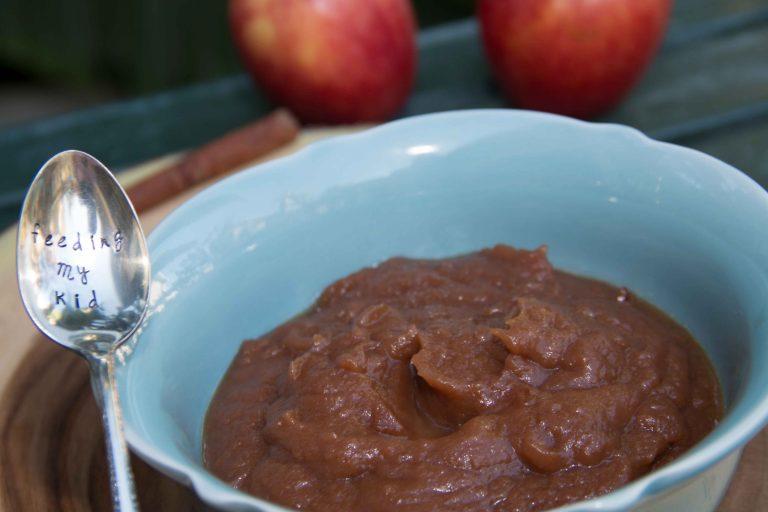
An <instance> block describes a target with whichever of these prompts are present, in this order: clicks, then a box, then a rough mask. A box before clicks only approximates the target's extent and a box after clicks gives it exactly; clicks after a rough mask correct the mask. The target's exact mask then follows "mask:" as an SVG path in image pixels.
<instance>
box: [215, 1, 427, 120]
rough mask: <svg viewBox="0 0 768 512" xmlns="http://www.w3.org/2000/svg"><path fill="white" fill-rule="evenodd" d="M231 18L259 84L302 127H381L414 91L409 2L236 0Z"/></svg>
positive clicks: (231, 6)
mask: <svg viewBox="0 0 768 512" xmlns="http://www.w3.org/2000/svg"><path fill="white" fill-rule="evenodd" d="M229 20H230V27H231V29H232V33H233V37H234V40H235V43H236V46H237V47H238V50H239V52H240V56H241V58H242V60H243V62H244V63H245V65H246V67H247V69H248V70H249V72H250V74H251V75H252V76H253V78H254V79H255V81H256V82H257V83H258V84H259V85H260V86H261V87H262V88H263V90H264V91H265V92H266V93H267V95H268V96H269V97H270V98H271V99H272V100H273V101H274V102H276V103H278V104H280V105H284V106H287V107H288V108H290V109H291V110H292V111H293V112H294V113H295V114H296V115H297V116H298V117H299V118H301V120H302V121H305V122H310V123H329V124H338V123H359V122H375V121H383V120H386V119H389V118H390V117H392V116H393V115H394V114H395V113H397V111H398V110H399V109H400V108H401V107H402V106H403V104H404V103H405V100H406V99H407V97H408V94H409V93H410V91H411V88H412V86H413V80H414V74H415V68H416V44H415V21H414V14H413V10H412V8H411V4H410V2H409V1H408V0H230V2H229Z"/></svg>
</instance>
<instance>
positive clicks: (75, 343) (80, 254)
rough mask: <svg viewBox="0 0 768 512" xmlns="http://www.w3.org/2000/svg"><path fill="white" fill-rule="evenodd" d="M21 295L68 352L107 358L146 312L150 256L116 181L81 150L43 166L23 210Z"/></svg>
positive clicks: (40, 323)
mask: <svg viewBox="0 0 768 512" xmlns="http://www.w3.org/2000/svg"><path fill="white" fill-rule="evenodd" d="M17 262H18V274H19V289H20V291H21V297H22V300H23V301H24V306H25V307H26V309H27V311H28V312H29V315H30V317H31V318H32V320H33V321H34V322H35V325H37V327H38V328H39V329H40V330H41V331H42V332H43V333H44V334H45V335H47V336H48V337H49V338H51V339H52V340H54V341H56V342H57V343H60V344H62V345H64V346H65V347H67V348H71V349H74V350H78V351H81V352H83V351H84V352H87V353H99V354H106V353H108V352H110V351H111V350H112V349H114V348H115V347H117V346H118V345H119V344H120V343H122V342H123V341H124V340H125V339H126V338H127V337H128V336H130V335H131V334H132V333H133V331H134V330H135V329H136V327H137V326H138V325H139V322H140V320H141V318H142V315H143V313H144V309H145V307H146V302H147V294H148V291H149V275H150V274H149V257H148V253H147V246H146V241H145V239H144V235H143V233H142V230H141V226H140V224H139V221H138V218H137V216H136V212H134V210H133V207H132V206H131V203H130V202H129V201H128V200H127V197H126V196H125V192H123V190H122V188H121V187H120V185H119V184H118V182H117V181H116V180H115V178H114V176H112V174H111V173H110V172H109V170H107V168H106V167H105V166H104V165H102V164H101V162H99V161H98V160H96V159H95V158H93V157H91V156H90V155H88V154H86V153H83V152H81V151H65V152H63V153H59V154H58V155H56V156H55V157H53V158H51V159H50V160H49V161H48V162H47V163H46V164H45V165H43V167H42V169H41V170H40V172H39V173H38V174H37V177H36V178H35V179H34V181H33V182H32V185H31V186H30V189H29V192H28V194H27V198H26V200H25V201H24V206H23V208H22V214H21V220H20V223H19V234H18V244H17Z"/></svg>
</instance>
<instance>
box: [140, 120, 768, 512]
mask: <svg viewBox="0 0 768 512" xmlns="http://www.w3.org/2000/svg"><path fill="white" fill-rule="evenodd" d="M475 116H484V117H487V118H489V119H490V118H492V117H493V118H498V119H502V118H512V119H514V120H515V121H516V122H525V120H526V119H530V120H538V121H541V120H546V121H549V122H553V123H562V124H566V125H571V126H577V127H579V128H580V129H584V130H589V131H593V132H607V133H613V134H616V135H618V136H629V137H632V138H634V140H635V142H640V143H642V144H643V145H645V146H647V147H648V148H652V149H653V150H655V151H661V152H665V153H676V154H677V155H680V156H682V157H684V158H687V159H689V160H697V161H699V162H700V163H701V164H702V172H714V173H719V174H721V175H727V176H728V177H729V178H730V179H735V180H736V181H737V182H738V183H739V184H740V186H742V187H744V188H745V189H746V190H749V191H750V192H752V193H755V194H757V195H758V196H760V197H761V199H762V201H763V203H765V206H766V210H768V193H766V191H765V190H764V189H763V188H762V187H761V186H760V185H758V184H757V183H756V182H755V181H754V180H752V179H751V178H750V177H749V176H747V175H746V174H744V173H742V172H741V171H739V170H738V169H736V168H735V167H733V166H731V165H729V164H727V163H725V162H723V161H721V160H718V159H717V158H714V157H712V156H709V155H707V154H705V153H702V152H700V151H697V150H694V149H690V148H686V147H682V146H678V145H675V144H671V143H667V142H662V141H657V140H654V139H652V138H650V137H648V136H647V135H645V134H644V133H642V132H641V131H639V130H637V129H635V128H632V127H629V126H625V125H621V124H616V123H594V122H588V121H582V120H579V119H574V118H570V117H564V116H560V115H556V114H549V113H543V112H534V111H526V110H515V109H471V110H456V111H447V112H439V113H433V114H425V115H420V116H413V117H407V118H403V119H399V120H396V121H391V122H388V123H384V124H382V125H379V126H376V127H372V128H368V129H365V130H363V131H361V132H359V133H353V134H346V135H337V136H333V137H331V138H329V139H326V140H320V141H317V142H313V143H311V144H309V145H307V146H306V147H304V148H302V149H300V150H298V151H296V152H295V153H293V154H290V155H287V156H285V157H281V158H277V159H275V160H272V161H269V162H265V163H261V164H257V165H254V166H251V167H248V168H246V169H245V170H243V171H241V172H238V173H236V174H234V175H232V176H230V177H228V178H225V179H223V180H221V181H220V182H218V183H216V184H214V185H212V186H210V187H209V188H207V189H205V190H203V191H201V192H200V193H198V194H197V195H196V196H194V197H192V198H191V199H189V200H188V201H186V202H185V203H183V204H182V205H180V206H179V207H178V208H176V209H175V210H174V211H173V212H171V213H170V214H169V215H168V216H166V217H165V218H164V219H163V220H162V221H161V223H160V224H159V225H158V227H160V226H163V225H165V224H170V223H173V222H175V220H176V218H177V217H179V216H181V215H183V214H184V212H185V211H187V210H189V209H192V208H194V207H195V204H196V203H197V201H199V200H200V198H201V197H205V196H208V195H211V194H215V193H216V192H217V191H219V190H221V189H222V188H223V187H226V186H227V184H229V183H231V182H233V181H235V180H238V179H242V178H243V177H249V176H251V175H254V174H255V173H259V172H261V171H264V170H267V169H268V168H270V167H272V166H274V165H285V164H286V163H288V162H291V163H293V164H294V165H302V163H304V162H306V161H311V157H312V155H313V154H314V153H316V152H323V151H338V150H339V149H341V148H343V147H344V146H347V145H354V144H365V143H366V142H367V141H369V140H371V139H375V138H376V137H378V136H379V134H381V133H387V132H390V131H396V130H399V129H400V127H401V126H402V125H410V124H419V123H421V122H424V121H425V120H427V121H429V120H435V119H443V120H445V121H446V122H451V121H454V122H457V121H459V120H460V119H461V118H471V117H475ZM156 231H157V228H156V229H155V230H153V233H154V232H156ZM152 239H153V234H150V235H149V240H150V241H152ZM127 364H130V363H127ZM766 423H768V389H766V392H765V393H764V394H763V396H762V398H761V399H760V400H759V401H757V402H756V403H755V405H754V406H752V407H751V408H750V409H749V410H748V411H747V413H746V414H744V415H743V416H742V417H741V418H740V419H738V421H736V422H734V423H733V424H732V425H729V426H727V427H724V428H722V427H723V425H722V424H721V425H720V426H718V427H717V428H716V430H715V431H716V432H718V434H719V438H718V439H717V440H716V442H713V443H710V444H708V445H706V446H704V447H701V446H695V447H694V448H692V449H691V450H690V451H688V452H686V453H685V454H684V455H683V456H681V457H680V458H678V459H676V460H675V461H673V462H671V463H670V464H668V465H666V466H664V467H663V468H661V469H658V470H655V471H652V472H651V473H649V474H647V475H646V476H644V477H642V478H639V479H637V480H634V481H632V482H630V483H629V484H627V485H624V486H622V487H620V488H618V489H616V490H615V491H612V492H610V493H608V494H605V495H602V496H599V497H596V498H592V499H589V500H583V501H578V502H574V503H571V504H568V505H565V506H562V507H560V508H558V509H556V510H557V511H560V512H587V511H597V510H599V511H620V510H626V509H627V508H629V507H632V506H635V505H637V504H639V502H640V500H642V499H644V498H645V497H649V496H653V495H656V494H660V493H662V492H663V491H664V490H666V489H670V488H672V487H674V486H676V485H678V484H681V483H683V482H684V481H685V480H687V479H689V478H691V477H693V476H695V475H697V474H699V473H701V472H703V471H705V470H706V469H708V468H710V467H711V466H712V465H714V464H715V463H716V462H718V461H720V460H722V459H723V458H725V457H726V456H728V455H729V454H731V453H733V452H734V451H736V450H738V449H739V448H741V447H742V446H743V445H744V444H746V443H747V442H748V441H749V440H750V439H751V438H752V437H754V435H755V434H757V432H758V431H759V430H760V429H761V428H763V427H764V426H765V424H766ZM125 431H126V438H127V441H128V443H129V445H130V446H131V448H132V449H133V450H134V451H135V452H136V453H137V454H138V455H139V456H140V457H141V458H142V459H144V460H145V461H146V462H148V463H149V464H150V465H152V466H154V467H155V468H157V469H159V470H161V471H163V472H164V473H166V474H169V475H170V476H172V477H173V478H175V479H177V480H179V481H181V482H184V483H186V484H188V485H191V487H192V488H193V489H194V490H195V492H196V493H197V495H198V496H199V497H200V498H201V499H203V500H204V501H205V502H207V503H209V504H210V505H213V506H219V507H225V508H227V507H238V508H245V507H251V508H254V509H256V510H258V508H261V509H262V510H265V511H269V512H277V511H288V510H290V509H286V508H284V507H282V506H280V505H276V504H274V503H271V502H268V501H266V500H262V499H260V498H256V497H254V496H251V495H249V494H246V493H244V492H242V491H239V490H237V489H235V488H234V487H231V486H230V485H229V484H227V483H226V482H224V481H222V480H220V479H218V478H217V477H215V476H214V475H213V474H211V473H209V472H208V471H205V470H204V469H203V468H202V467H195V466H191V465H189V464H187V463H184V462H180V461H178V460H176V459H174V458H173V457H170V456H168V455H166V454H165V453H163V452H162V451H161V450H160V449H158V448H156V447H155V446H153V445H152V444H151V443H150V442H148V441H146V440H145V439H143V438H142V437H141V436H140V435H139V434H138V433H137V432H136V431H134V430H133V428H132V427H131V425H129V424H126V425H125Z"/></svg>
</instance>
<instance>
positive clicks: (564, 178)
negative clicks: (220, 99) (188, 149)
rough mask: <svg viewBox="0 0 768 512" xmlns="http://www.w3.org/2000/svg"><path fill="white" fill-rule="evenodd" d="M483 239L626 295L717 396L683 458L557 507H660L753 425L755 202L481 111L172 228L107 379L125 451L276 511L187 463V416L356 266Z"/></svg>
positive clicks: (261, 171)
mask: <svg viewBox="0 0 768 512" xmlns="http://www.w3.org/2000/svg"><path fill="white" fill-rule="evenodd" d="M499 242H504V243H507V244H511V245H514V246H517V247H526V248H533V247H536V246H538V245H540V244H547V245H548V246H549V248H550V258H551V260H552V261H553V262H554V264H555V265H557V266H559V267H561V268H563V269H567V270H569V271H572V272H575V273H579V274H584V275H588V276H593V277H597V278H600V279H604V280H607V281H609V282H611V283H613V284H616V285H626V286H629V287H630V288H631V289H633V290H634V291H635V292H636V293H638V294H639V295H641V296H642V297H644V298H645V299H647V300H649V301H651V302H652V303H654V304H656V305H657V306H659V307H660V308H662V309H663V310H665V311H667V312H668V313H670V314H671V315H672V316H673V317H674V318H676V319H677V320H678V321H679V322H681V323H682V324H683V325H685V326H686V327H687V328H688V329H690V330H691V332H692V333H693V334H694V336H695V337H696V338H697V339H698V340H700V341H701V343H702V344H703V345H704V346H705V348H706V350H707V351H708V352H709V354H710V356H711V357H712V359H713V360H714V362H715V366H716V367H717V371H718V374H719V376H720V379H721V381H722V384H723V387H724V389H725V395H726V402H727V405H728V411H729V412H728V415H727V416H726V418H725V419H724V421H723V422H722V424H721V425H720V426H719V427H718V428H717V429H716V431H715V432H714V433H713V434H711V435H710V436H709V437H707V438H706V439H705V440H704V441H703V442H702V443H701V444H700V445H699V446H698V447H696V449H694V450H692V451H691V452H689V453H688V454H687V455H685V456H684V457H682V458H680V459H679V460H677V461H676V462H674V463H673V464H670V465H668V466H666V467H665V468H663V469H662V470H660V471H658V472H655V473H653V474H651V475H649V476H647V477H645V478H643V479H641V480H639V481H637V482H635V483H633V484H631V485H629V486H626V487H624V488H622V489H621V490H619V491H617V492H614V493H611V494H609V495H606V496H604V497H601V498H598V499H596V500H592V501H589V502H583V503H580V504H577V505H574V506H572V507H569V508H568V509H569V510H573V511H587V510H624V509H627V508H628V507H632V506H636V505H638V504H639V503H640V502H641V501H643V500H644V499H645V498H647V497H648V496H656V495H659V494H663V493H666V492H667V491H669V490H670V489H672V488H673V487H675V486H679V485H681V484H682V483H684V482H685V481H687V480H688V479H690V478H691V477H693V476H694V475H696V474H699V473H701V472H702V471H703V470H704V469H705V468H708V467H711V466H712V465H713V464H714V463H715V462H716V461H718V460H720V459H722V458H723V457H725V456H726V455H727V454H729V453H733V452H734V450H736V449H737V448H738V447H740V446H741V445H743V444H744V443H745V442H746V441H747V440H748V439H749V438H750V437H751V436H753V435H754V434H755V433H756V432H757V431H758V430H759V429H760V428H761V426H763V425H764V424H765V422H766V418H767V417H768V343H766V342H767V341H768V330H767V329H768V324H767V323H766V320H767V319H768V310H767V309H766V306H767V305H768V194H766V193H765V192H764V191H763V190H762V189H761V188H760V187H759V186H758V185H756V184H755V183H754V182H753V181H751V180H750V179H749V178H747V177H746V176H745V175H743V174H742V173H740V172H739V171H737V170H736V169H733V168H732V167H730V166H728V165H726V164H724V163H722V162H720V161H718V160H715V159H714V158H711V157H709V156H706V155H704V154H701V153H698V152H695V151H692V150H689V149H684V148H681V147H677V146H673V145H669V144H664V143H660V142H655V141H651V140H650V139H648V138H646V137H645V136H643V135H642V134H640V133H639V132H637V131H635V130H632V129H630V128H626V127H622V126H617V125H601V124H589V123H584V122H581V121H575V120H572V119H568V118H563V117H558V116H553V115H547V114H540V113H532V112H524V111H512V110H485V111H483V110H480V111H459V112H451V113H444V114H436V115H428V116H422V117H414V118H409V119H405V120H402V121H398V122H394V123H390V124H387V125H383V126H381V127H378V128H375V129H372V130H369V131H366V132H363V133H361V134H357V135H352V136H345V137H339V138H336V139H333V140H329V141H325V142H320V143H317V144H314V145H312V146H311V147H309V148H307V149H305V150H302V151H300V152H299V153H297V154H295V155H293V156H290V157H287V158H284V159H280V160H277V161H273V162H270V163H267V164H264V165H259V166H256V167H254V168H252V169H250V170H248V171H245V172H242V173H239V174H237V175H235V176H233V177H231V178H229V179H226V180H224V181H223V182H221V183H219V184H217V185H214V186H212V187H210V188H209V189H207V190H205V191H204V192H202V193H201V194H199V195H198V196H196V197H195V198H193V199H191V200H190V201H188V202H187V203H186V204H184V205H183V206H182V207H180V208H179V209H178V210H176V211H175V212H174V213H172V214H171V215H170V216H169V217H168V218H167V219H166V220H165V221H164V222H163V223H162V224H161V225H160V226H159V227H158V228H157V229H156V230H155V231H154V232H153V233H152V235H151V236H150V239H149V243H150V253H151V256H152V268H153V273H154V275H153V279H154V283H153V289H152V292H151V294H150V295H151V297H150V300H151V306H150V307H151V313H150V314H149V316H148V318H147V321H146V324H145V325H144V327H143V328H142V330H141V332H140V333H139V335H138V340H139V341H138V344H137V345H136V346H135V350H134V353H133V354H132V355H131V356H130V358H129V360H128V364H127V365H126V366H125V367H122V368H121V369H120V371H119V376H118V377H119V385H120V387H121V395H122V400H123V402H124V404H123V405H124V413H125V422H126V426H127V433H128V439H129V442H130V444H131V446H132V447H133V449H134V450H135V451H137V452H138V453H139V454H141V455H142V456H143V457H144V458H145V459H146V460H148V461H149V462H150V463H152V464H154V465H155V466H157V467H159V468H162V469H163V470H164V471H166V472H167V473H169V474H171V475H173V476H175V477H177V478H179V479H180V480H183V481H187V482H190V481H191V483H192V484H193V485H194V487H195V488H196V490H197V491H198V493H199V494H200V495H201V496H202V497H203V498H204V499H205V500H207V501H208V502H210V503H211V504H214V505H218V506H222V507H225V508H229V509H235V510H240V509H246V510H260V509H261V510H278V508H276V507H273V506H270V505H268V504H266V503H265V502H263V501H260V500H257V499H255V498H252V497H249V496H246V495H245V494H242V493H239V492H237V491H235V490H234V489H231V488H230V487H228V486H227V485H226V484H225V483H223V482H221V481H219V480H217V479H216V478H214V477H213V476H211V475H209V474H208V473H207V472H206V471H205V470H204V469H203V468H202V466H201V463H200V452H201V426H202V420H203V415H204V413H205V410H206V407H207V405H208V402H209V400H210V398H211V395H212V394H213V392H214V390H215V388H216V385H217V384H218V382H219V380H220V378H221V377H222V375H223V373H224V371H225V370H226V368H227V366H228V365H229V363H230V361H231V360H232V358H233V356H234V355H235V352H236V351H237V349H238V347H239V345H240V342H241V341H242V340H243V339H245V338H252V337H255V336H258V335H259V334H262V333H264V332H265V331H267V330H269V329H271V328H273V327H275V326H276V325H278V324H280V323H282V322H284V321H285V320H287V319H289V318H290V317H292V316H293V315H295V314H296V313H299V312H301V311H302V310H303V309H305V308H306V307H307V306H309V305H310V304H311V303H312V301H313V300H314V299H315V298H316V297H317V295H318V293H319V292H320V291H321V290H322V289H323V287H325V286H326V285H328V284H329V283H331V282H332V281H334V280H335V279H337V278H340V277H342V276H344V275H346V274H348V273H350V272H352V271H355V270H357V269H359V268H361V267H364V266H368V265H374V264H376V263H377V262H380V261H382V260H384V259H386V258H388V257H390V256H395V255H406V256H413V257H443V256H450V255H455V254H460V253H464V252H469V251H474V250H477V249H480V248H482V247H487V246H490V245H493V244H496V243H499ZM731 460H734V459H733V458H732V459H731ZM732 466H733V463H732V462H731V463H729V466H728V467H729V468H730V469H728V473H727V474H726V475H725V476H724V478H727V476H728V474H730V471H732ZM721 480H722V479H721ZM702 481H703V480H702ZM688 487H689V488H693V487H691V486H690V485H689V486H688ZM713 492H714V491H713ZM718 492H719V491H718ZM716 498H717V497H715V499H716ZM713 506H714V505H713Z"/></svg>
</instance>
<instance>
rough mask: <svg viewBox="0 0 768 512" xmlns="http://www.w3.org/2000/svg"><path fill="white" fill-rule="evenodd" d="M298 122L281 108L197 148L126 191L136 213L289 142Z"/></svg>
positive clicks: (295, 132) (294, 133)
mask: <svg viewBox="0 0 768 512" xmlns="http://www.w3.org/2000/svg"><path fill="white" fill-rule="evenodd" d="M298 132H299V123H298V121H297V120H296V119H295V118H294V117H293V116H292V115H291V114H290V112H288V111H287V110H284V109H278V110H275V111H274V112H272V113H271V114H269V115H268V116H266V117H264V118H262V119H260V120H258V121H255V122H253V123H251V124H248V125H246V126H244V127H242V128H238V129H237V130H234V131H232V132H229V133H227V134H225V135H224V136H222V137H220V138H218V139H216V140H214V141H212V142H209V143H207V144H205V145H204V146H201V147H199V148H198V149H195V150H193V151H191V152H189V153H188V154H187V155H185V156H184V157H183V158H182V159H181V160H180V161H179V162H177V163H175V164H173V165H171V166H169V167H167V168H165V169H163V170H161V171H159V172H158V173H156V174H153V175H152V176H150V177H148V178H146V179H145V180H142V181H141V182H139V183H137V184H136V185H133V186H132V187H130V188H129V189H128V196H129V197H130V198H131V201H133V206H134V208H136V211H137V212H141V211H144V210H147V209H149V208H151V207H153V206H156V205H158V204H160V203H162V202H163V201H165V200H167V199H169V198H171V197H173V196H175V195H176V194H179V193H181V192H183V191H185V190H187V189H189V188H190V187H192V186H194V185H197V184H199V183H202V182H204V181H207V180H209V179H211V178H214V177H216V176H219V175H221V174H224V173H226V172H228V171H232V170H234V169H235V168H236V167H239V166H241V165H243V164H246V163H248V162H250V161H252V160H255V159H256V158H258V157H260V156H264V155H265V154H267V153H269V152H270V151H272V150H274V149H277V148H278V147H280V146H282V145H284V144H287V143H289V142H291V141H292V140H293V139H295V138H296V135H297V134H298Z"/></svg>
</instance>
